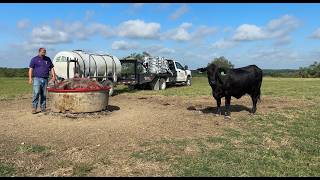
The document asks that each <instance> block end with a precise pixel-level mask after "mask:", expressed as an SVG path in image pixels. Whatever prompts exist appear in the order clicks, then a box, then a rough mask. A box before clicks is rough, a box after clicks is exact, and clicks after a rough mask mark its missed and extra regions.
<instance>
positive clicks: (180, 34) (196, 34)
mask: <svg viewBox="0 0 320 180" xmlns="http://www.w3.org/2000/svg"><path fill="white" fill-rule="evenodd" d="M191 27H192V24H191V23H188V22H185V23H182V24H181V25H180V26H179V27H178V28H175V29H172V30H169V31H167V32H165V33H163V35H162V39H172V40H175V41H189V40H200V39H202V38H204V37H205V36H208V35H210V34H212V33H214V32H216V30H217V29H216V28H214V27H208V26H204V25H201V26H199V27H197V28H196V29H195V30H194V31H193V32H189V31H188V30H189V29H190V28H191Z"/></svg>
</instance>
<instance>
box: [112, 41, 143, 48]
mask: <svg viewBox="0 0 320 180" xmlns="http://www.w3.org/2000/svg"><path fill="white" fill-rule="evenodd" d="M111 48H112V49H113V50H129V49H136V48H137V44H130V43H128V42H126V41H123V40H121V41H114V42H113V43H112V45H111Z"/></svg>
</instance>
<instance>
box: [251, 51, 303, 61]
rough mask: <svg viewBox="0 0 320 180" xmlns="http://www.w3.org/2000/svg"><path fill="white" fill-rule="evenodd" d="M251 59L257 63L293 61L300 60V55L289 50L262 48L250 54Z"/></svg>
mask: <svg viewBox="0 0 320 180" xmlns="http://www.w3.org/2000/svg"><path fill="white" fill-rule="evenodd" d="M248 54H249V57H250V58H251V59H254V60H256V61H275V62H277V61H285V62H288V61H293V60H296V59H298V58H299V54H298V53H297V52H295V51H292V50H289V49H279V48H262V49H259V50H255V51H254V53H252V52H250V53H248Z"/></svg>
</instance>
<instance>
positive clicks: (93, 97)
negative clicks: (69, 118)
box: [48, 87, 110, 113]
mask: <svg viewBox="0 0 320 180" xmlns="http://www.w3.org/2000/svg"><path fill="white" fill-rule="evenodd" d="M109 90H110V87H104V88H101V89H74V90H62V89H53V88H48V92H49V96H51V99H52V108H51V110H52V111H53V112H62V113H65V112H66V111H69V112H71V113H87V112H97V111H102V110H106V108H107V106H108V102H109Z"/></svg>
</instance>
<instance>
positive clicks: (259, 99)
mask: <svg viewBox="0 0 320 180" xmlns="http://www.w3.org/2000/svg"><path fill="white" fill-rule="evenodd" d="M260 96H261V90H260V89H259V92H258V95H257V99H258V102H259V103H260V102H261V98H260Z"/></svg>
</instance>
